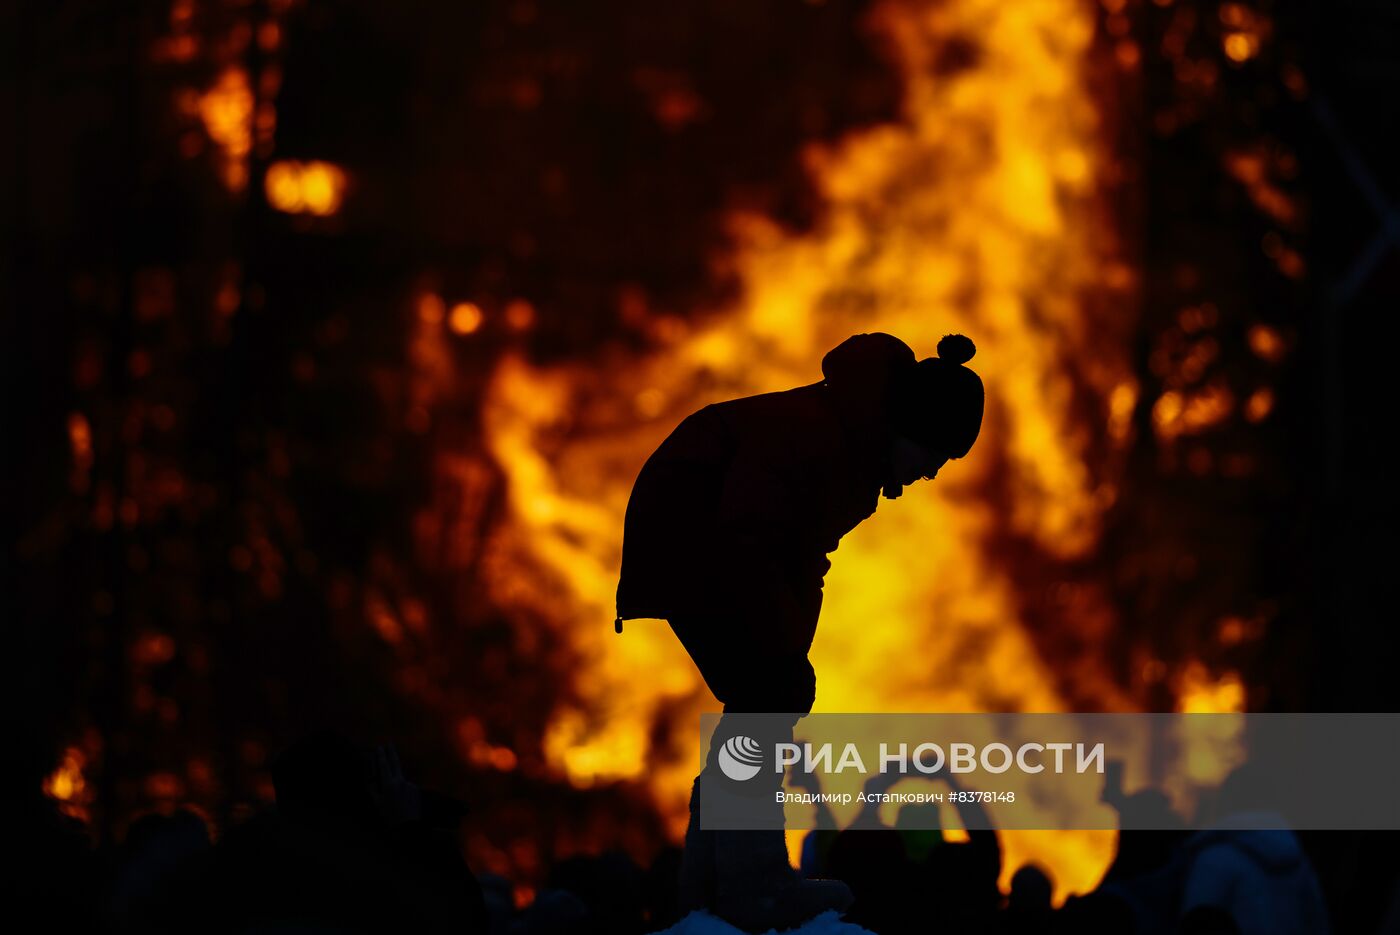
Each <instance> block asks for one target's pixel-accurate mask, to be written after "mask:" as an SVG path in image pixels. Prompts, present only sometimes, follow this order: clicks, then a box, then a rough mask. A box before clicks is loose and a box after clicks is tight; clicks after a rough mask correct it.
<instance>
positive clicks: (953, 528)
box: [483, 0, 1137, 895]
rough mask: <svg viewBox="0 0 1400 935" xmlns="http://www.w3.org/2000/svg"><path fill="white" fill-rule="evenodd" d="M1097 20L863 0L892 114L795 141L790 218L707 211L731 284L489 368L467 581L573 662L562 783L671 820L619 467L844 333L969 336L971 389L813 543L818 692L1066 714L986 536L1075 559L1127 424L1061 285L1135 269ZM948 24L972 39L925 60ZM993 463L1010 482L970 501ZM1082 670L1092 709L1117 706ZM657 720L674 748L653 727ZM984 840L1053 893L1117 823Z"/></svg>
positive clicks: (656, 673)
mask: <svg viewBox="0 0 1400 935" xmlns="http://www.w3.org/2000/svg"><path fill="white" fill-rule="evenodd" d="M1094 17H1095V10H1094V8H1093V6H1092V5H1091V4H1088V3H1081V2H1079V0H1025V2H1018V3H1014V4H1012V3H1002V2H997V0H955V2H947V3H923V2H887V3H885V4H884V5H882V6H880V7H878V8H877V10H876V11H875V13H874V15H873V18H872V25H873V26H874V27H875V28H876V29H877V30H878V31H879V32H881V33H882V34H883V35H884V36H885V37H886V38H888V39H889V40H890V42H891V45H892V47H893V49H894V50H895V54H896V56H897V60H898V65H899V67H900V69H901V71H902V74H903V78H904V83H905V103H904V112H903V115H902V119H901V120H899V121H898V122H897V123H894V124H891V125H885V126H879V127H875V128H873V129H868V130H863V131H860V132H857V133H853V134H851V135H849V136H848V137H846V138H845V139H843V140H841V141H839V142H837V143H836V144H834V145H829V146H828V145H821V146H812V147H810V148H809V150H808V151H807V153H806V159H807V164H808V166H809V167H810V171H811V173H812V176H813V179H814V181H815V183H816V185H817V186H818V189H819V191H820V193H821V195H822V196H823V198H824V200H825V204H826V212H825V215H824V218H823V220H822V221H821V222H820V223H819V225H818V226H817V227H816V229H814V230H813V231H811V232H810V233H805V234H800V235H793V234H790V233H786V232H784V231H782V230H780V229H779V228H778V227H777V226H775V225H774V224H773V223H771V222H770V221H768V220H766V219H764V218H762V217H756V216H752V215H737V216H734V217H733V218H732V231H733V234H734V238H735V242H736V244H737V246H736V249H735V250H734V252H733V254H732V256H730V257H729V258H727V260H726V261H725V263H726V264H727V266H728V267H729V271H730V272H733V273H734V274H736V275H737V277H738V279H739V281H740V282H741V283H742V284H743V287H744V288H743V295H742V298H741V299H740V300H739V301H738V302H737V304H735V305H734V306H733V307H731V308H726V309H723V310H719V311H717V312H716V313H715V314H714V315H713V316H712V317H710V318H709V319H707V320H706V321H704V322H703V323H699V324H693V325H686V324H683V323H681V322H679V321H678V320H676V319H674V318H665V317H654V318H650V319H648V318H647V316H646V311H645V309H644V308H642V309H640V310H639V309H638V308H635V307H634V308H632V309H631V311H630V312H629V316H628V317H629V319H639V320H640V321H641V322H642V324H643V325H644V326H645V327H647V328H648V329H649V331H650V335H651V336H652V337H653V338H654V342H655V345H656V350H655V351H654V352H653V353H651V354H650V355H647V356H642V357H637V356H635V355H632V354H629V353H628V352H626V351H623V350H621V349H614V350H610V351H608V352H607V353H606V354H604V355H603V357H602V359H599V360H592V361H589V362H587V363H577V364H565V365H554V366H549V367H537V366H533V365H531V364H530V363H528V362H526V361H525V360H523V359H522V358H520V357H518V356H509V357H506V358H505V359H503V360H502V362H501V363H500V364H499V368H498V369H497V371H496V372H495V374H494V376H493V378H492V382H491V385H490V388H489V391H488V394H487V398H486V403H485V406H484V411H483V418H484V427H485V432H486V437H487V441H488V445H489V448H490V451H491V453H492V455H493V456H494V457H495V459H496V460H497V461H498V463H499V464H500V465H501V466H502V469H503V470H504V472H505V474H506V478H507V482H508V494H507V496H508V510H509V521H508V522H507V523H506V524H505V526H504V528H503V529H502V530H501V531H500V532H499V533H498V536H497V539H496V540H495V541H494V542H493V543H492V544H491V547H490V548H489V549H488V550H487V561H488V562H490V563H491V565H490V566H489V567H488V569H487V577H488V580H489V582H490V584H491V587H492V588H493V589H494V597H495V598H496V600H497V601H498V602H499V603H500V604H501V605H502V606H505V607H508V608H514V609H515V610H516V611H517V612H518V618H519V619H521V620H522V621H540V623H539V624H538V625H541V626H545V627H548V628H549V629H550V631H551V632H552V633H554V634H556V639H561V640H563V641H564V643H565V645H566V646H567V647H568V649H569V650H570V651H571V652H572V653H573V654H574V656H575V657H576V658H577V659H578V660H579V662H580V664H581V665H582V667H583V670H582V671H581V672H580V673H579V676H578V679H577V684H576V686H575V693H574V695H573V696H572V697H573V698H574V699H575V701H574V702H573V703H571V704H570V705H568V706H566V707H564V708H562V709H561V710H560V711H559V712H558V713H557V715H556V716H555V717H554V719H553V721H552V723H551V724H550V727H549V730H548V732H547V735H546V737H545V740H544V748H545V749H544V752H545V755H546V757H547V760H548V762H549V763H550V764H551V765H552V766H553V767H554V768H556V769H558V770H559V771H560V772H561V773H562V774H563V775H564V776H566V777H567V779H568V780H569V781H570V782H572V783H574V784H575V785H578V786H587V785H590V784H594V783H598V782H604V781H616V780H630V781H639V782H644V783H645V784H646V785H647V786H648V787H649V788H650V789H651V791H652V793H653V795H654V797H655V799H656V801H657V803H658V806H659V807H660V808H661V810H662V811H663V813H664V814H666V815H668V816H669V817H670V818H671V819H672V821H673V828H674V829H675V830H676V831H679V830H680V828H681V827H683V823H684V820H685V813H686V793H687V790H688V786H689V781H690V778H691V777H692V776H693V774H694V772H695V767H696V760H697V758H698V754H697V753H696V752H695V747H696V738H697V734H696V724H697V716H698V714H699V712H700V711H701V710H702V709H705V708H708V707H712V706H713V701H712V699H710V697H709V695H708V692H707V691H706V690H705V689H704V686H703V684H702V683H701V681H700V679H699V676H698V674H697V673H696V671H695V669H694V667H693V665H692V664H691V663H690V661H689V660H688V659H687V658H686V656H685V653H684V652H683V650H682V649H681V648H680V646H679V644H678V643H677V642H676V640H675V639H674V638H673V637H672V636H671V634H670V633H669V632H668V629H667V627H666V626H665V625H664V624H648V623H639V624H636V625H633V626H632V627H630V628H629V630H628V632H627V633H626V635H625V636H623V637H621V638H619V637H616V636H614V635H613V634H612V628H611V625H610V621H611V619H612V616H613V614H612V599H613V594H614V589H615V587H616V583H617V570H618V561H619V555H620V545H621V543H620V537H621V530H622V516H623V512H624V508H625V505H626V500H627V496H628V492H629V490H630V486H631V481H632V479H633V478H634V477H635V476H636V472H637V470H638V469H639V468H640V466H641V463H642V461H643V460H644V459H645V457H646V456H647V454H648V453H649V452H650V451H651V450H652V449H653V447H654V446H655V445H656V444H657V443H659V442H660V440H661V439H662V438H663V437H664V436H665V434H666V433H667V432H668V431H669V430H670V429H671V428H672V427H674V425H675V424H676V423H677V422H678V421H679V419H680V418H681V417H682V416H684V415H685V414H686V413H688V412H690V411H692V410H694V409H696V408H698V407H700V406H701V405H704V404H705V403H708V402H713V401H715V400H718V399H723V398H730V397H734V396H740V395H746V394H750V393H758V392H764V391H769V390H775V389H782V388H787V387H790V386H795V385H799V384H802V383H808V382H811V381H813V380H815V379H818V378H819V371H818V366H817V362H818V361H819V360H820V358H821V356H822V354H823V353H824V352H825V351H827V350H828V349H830V348H831V347H833V346H835V344H837V343H838V342H839V341H840V340H841V339H843V338H845V337H847V336H849V335H850V334H852V333H855V332H861V331H874V330H881V331H888V332H891V333H893V334H896V335H898V336H899V337H901V338H902V339H904V340H905V341H906V342H907V343H909V344H910V345H911V346H912V347H914V349H915V350H916V351H917V352H919V353H920V354H921V355H926V354H929V353H931V352H932V349H933V346H934V344H935V343H936V342H937V340H938V338H939V337H940V336H941V335H943V334H945V333H948V332H954V331H961V332H965V333H967V334H968V335H970V336H972V337H973V338H974V340H975V341H976V342H977V344H978V348H979V352H978V355H977V358H976V360H975V361H974V363H973V365H974V366H975V367H977V369H978V370H979V372H981V373H982V375H983V377H984V379H985V381H986V384H987V386H988V388H989V409H988V417H987V425H986V426H985V427H984V429H983V436H982V439H981V440H980V441H979V442H978V448H977V450H976V451H975V452H974V453H973V455H972V456H971V457H969V458H968V459H967V460H966V462H965V463H955V464H953V465H950V466H949V468H947V469H946V470H945V471H944V477H941V478H940V479H939V481H938V482H937V483H935V484H924V485H921V486H920V487H919V488H916V489H910V490H909V491H907V492H906V493H905V496H904V497H903V498H902V499H901V500H900V501H899V502H898V503H888V502H884V503H882V505H881V507H880V510H879V512H878V513H877V514H876V515H875V516H874V517H872V518H871V519H869V520H867V521H866V523H865V524H863V525H862V526H861V527H860V528H859V529H858V530H856V531H855V532H854V533H852V534H851V535H850V536H848V537H847V538H846V540H844V541H843V543H842V545H841V548H840V550H839V552H838V553H836V555H835V556H834V557H833V568H832V571H831V573H830V574H829V575H828V578H827V586H826V602H825V605H824V609H823V622H822V626H821V627H820V629H819V632H818V636H817V640H816V643H815V645H814V647H813V651H812V659H813V663H814V665H815V667H816V670H817V672H818V681H819V688H818V696H817V705H818V708H817V709H818V710H829V711H830V710H837V711H859V710H867V711H898V710H907V711H967V710H982V709H1013V710H1029V711H1034V710H1042V711H1049V710H1061V709H1063V707H1064V705H1065V701H1064V700H1063V699H1062V698H1061V697H1060V695H1059V693H1058V692H1057V690H1056V689H1055V687H1054V686H1055V682H1054V680H1053V678H1052V673H1051V668H1050V666H1049V665H1048V664H1047V662H1046V661H1045V660H1043V659H1042V658H1040V656H1039V655H1038V653H1037V652H1036V650H1035V648H1034V646H1033V645H1032V643H1031V641H1030V639H1029V637H1028V635H1027V633H1026V631H1025V628H1024V626H1023V625H1022V618H1021V611H1020V608H1019V603H1018V601H1017V599H1016V591H1015V587H1014V584H1015V582H1014V581H1012V580H1011V577H1010V573H1009V571H1008V568H1007V567H1006V563H1005V561H1004V560H1000V559H999V556H998V555H997V554H995V553H994V550H993V548H992V547H991V546H990V545H989V544H988V543H989V542H990V541H991V538H992V535H993V534H994V533H997V534H1001V535H1014V536H1016V537H1019V538H1020V539H1022V540H1023V541H1029V542H1031V543H1033V544H1034V545H1035V546H1036V547H1038V548H1039V549H1040V550H1041V551H1042V552H1043V553H1044V554H1045V555H1047V556H1050V557H1052V558H1055V559H1074V558H1080V557H1084V556H1086V555H1089V554H1090V553H1091V552H1092V550H1093V549H1094V547H1095V545H1096V543H1097V541H1098V536H1099V525H1100V520H1101V516H1102V513H1103V511H1104V510H1105V509H1106V507H1107V506H1108V505H1109V504H1110V503H1111V502H1112V496H1113V492H1112V491H1111V490H1107V489H1104V488H1102V487H1101V486H1100V485H1099V483H1098V482H1097V481H1096V480H1095V476H1094V471H1092V470H1091V469H1090V465H1089V463H1088V458H1089V454H1088V446H1089V443H1090V441H1091V437H1096V438H1098V439H1099V440H1100V441H1102V439H1103V438H1105V437H1106V438H1108V439H1109V440H1110V441H1111V442H1112V443H1114V444H1118V445H1122V444H1124V443H1125V437H1126V435H1127V434H1128V433H1127V431H1126V429H1125V428H1123V427H1122V423H1123V422H1124V420H1125V418H1126V414H1127V413H1128V412H1130V411H1131V409H1132V408H1133V405H1134V400H1135V399H1136V397H1137V387H1136V383H1135V380H1134V378H1133V375H1132V372H1131V370H1130V367H1129V364H1128V360H1127V352H1126V346H1127V341H1126V338H1125V337H1124V336H1125V335H1126V331H1127V328H1128V327H1129V326H1130V325H1131V322H1130V321H1127V320H1125V317H1124V318H1119V319H1104V318H1099V319H1097V320H1096V319H1095V317H1094V315H1093V314H1092V313H1091V311H1090V310H1089V309H1090V307H1091V304H1090V303H1087V302H1086V301H1085V297H1086V296H1088V295H1091V294H1103V293H1106V292H1113V291H1115V290H1118V291H1122V290H1125V289H1127V288H1129V287H1130V286H1131V284H1132V280H1133V277H1132V276H1131V274H1130V273H1128V272H1127V271H1126V269H1125V268H1124V267H1123V266H1122V264H1121V263H1116V262H1114V258H1113V251H1114V249H1115V240H1114V236H1113V231H1112V225H1111V224H1110V222H1109V219H1108V215H1107V212H1106V211H1104V210H1103V208H1102V205H1101V201H1100V198H1101V197H1102V195H1101V193H1100V192H1099V190H1098V188H1097V187H1096V179H1098V178H1099V177H1100V175H1101V170H1102V169H1103V167H1104V161H1105V156H1104V155H1103V152H1102V147H1101V145H1100V143H1099V140H1100V121H1101V115H1100V114H1099V112H1098V110H1097V108H1096V105H1095V102H1094V100H1093V98H1092V97H1091V95H1090V94H1089V92H1088V90H1087V88H1086V83H1087V79H1086V71H1087V58H1088V54H1089V50H1090V43H1091V40H1092V37H1093V34H1094V27H1095V19H1094ZM954 45H957V46H958V47H959V48H961V49H967V48H972V49H974V50H975V54H974V55H972V56H968V55H967V54H966V53H965V52H963V53H961V54H959V55H957V56H956V58H957V59H959V63H958V64H956V65H954V66H951V67H950V65H949V56H948V55H947V54H946V53H947V51H948V50H949V49H950V48H951V47H952V46H954ZM632 300H633V301H632V303H631V304H632V305H633V306H636V305H639V304H641V302H640V301H639V300H637V299H636V297H635V296H633V297H632ZM1071 365H1072V366H1073V368H1075V372H1076V373H1077V375H1078V379H1079V380H1080V384H1079V385H1076V384H1075V383H1074V382H1073V379H1074V377H1073V376H1072V375H1071V373H1070V370H1071ZM1084 386H1087V388H1088V389H1089V391H1090V392H1091V394H1094V395H1097V397H1098V400H1099V402H1100V403H1101V409H1102V418H1103V428H1102V430H1101V431H1100V432H1099V433H1098V435H1097V436H1094V435H1093V433H1092V431H1091V430H1087V429H1085V428H1084V426H1083V420H1082V419H1081V418H1078V417H1077V416H1076V414H1075V410H1074V408H1073V406H1074V405H1075V402H1074V400H1075V397H1076V393H1079V394H1081V398H1082V392H1083V389H1084ZM1111 426H1118V428H1111ZM994 470H996V471H998V472H999V473H998V475H997V478H996V479H995V480H994V478H993V476H992V473H993V471H994ZM945 478H946V479H945ZM994 484H999V485H1002V486H1003V487H1009V491H1010V492H1009V493H1005V494H1000V495H995V496H994V495H993V493H992V492H991V491H992V490H993V486H994ZM997 489H1001V488H1000V487H998V488H997ZM1084 604H1085V606H1084V613H1085V616H1086V618H1091V619H1093V620H1094V621H1096V622H1095V623H1094V624H1093V626H1097V627H1103V626H1106V625H1108V623H1109V622H1111V614H1110V612H1109V610H1108V609H1107V605H1106V602H1105V601H1103V600H1101V599H1099V600H1096V599H1093V598H1085V599H1084ZM522 625H528V624H525V623H523V622H522ZM1086 677H1090V678H1092V677H1093V674H1092V673H1089V674H1088V675H1087V676H1086ZM1101 681H1102V684H1096V685H1095V686H1094V691H1095V692H1096V693H1097V695H1098V697H1100V698H1101V699H1102V704H1103V706H1104V707H1106V708H1110V709H1112V708H1121V707H1125V706H1127V704H1128V702H1127V701H1126V700H1125V699H1124V698H1122V697H1121V695H1120V693H1119V692H1118V690H1117V689H1116V688H1115V687H1114V686H1113V685H1112V684H1111V683H1110V682H1109V680H1108V679H1107V678H1102V679H1101ZM658 724H660V725H662V726H663V727H665V728H667V729H669V731H671V732H672V734H673V735H674V738H675V742H674V743H671V744H669V748H670V749H673V750H674V749H680V750H683V751H686V752H685V753H684V754H683V755H679V756H678V755H676V754H674V753H670V754H668V753H667V752H666V751H665V750H662V749H658V748H657V747H656V746H655V745H654V740H655V738H656V737H657V736H658V732H657V731H656V730H655V727H656V726H657V725H658ZM662 733H665V732H664V731H663V732H662ZM1003 846H1004V848H1005V852H1006V857H1007V860H1006V868H1007V871H1006V872H1007V875H1008V877H1009V874H1010V873H1011V872H1014V870H1015V869H1016V868H1018V867H1019V866H1020V865H1021V864H1022V863H1023V862H1025V861H1027V860H1031V859H1034V860H1038V861H1040V862H1042V863H1044V864H1046V865H1048V866H1050V867H1053V868H1054V870H1055V873H1056V877H1057V884H1058V888H1059V891H1060V894H1061V895H1063V894H1064V893H1065V892H1072V891H1083V890H1086V889H1089V888H1091V887H1092V886H1093V885H1094V884H1095V883H1096V882H1097V880H1098V878H1099V876H1100V875H1101V873H1102V870H1103V868H1104V867H1105V865H1106V864H1107V861H1108V860H1109V858H1110V857H1111V854H1112V848H1113V835H1112V834H1111V833H1104V832H1093V833H1090V832H1082V833H1081V832H1062V833H1055V834H1046V833H1037V834H1032V833H1020V834H1017V833H1007V834H1006V835H1004V837H1003Z"/></svg>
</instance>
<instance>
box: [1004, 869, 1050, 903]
mask: <svg viewBox="0 0 1400 935" xmlns="http://www.w3.org/2000/svg"><path fill="white" fill-rule="evenodd" d="M1053 889H1054V887H1053V885H1052V884H1051V883H1050V875H1049V874H1048V873H1046V872H1045V871H1044V870H1042V869H1041V868H1040V867H1038V866H1036V865H1035V864H1026V865H1025V866H1024V867H1022V868H1021V869H1020V870H1017V871H1016V873H1015V874H1014V875H1013V876H1012V877H1011V893H1010V895H1009V896H1008V897H1007V900H1006V908H1007V910H1008V911H1010V912H1014V913H1016V914H1018V915H1025V916H1042V915H1049V914H1050V897H1051V894H1052V891H1053Z"/></svg>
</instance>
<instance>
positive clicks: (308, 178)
mask: <svg viewBox="0 0 1400 935" xmlns="http://www.w3.org/2000/svg"><path fill="white" fill-rule="evenodd" d="M345 185H346V176H345V172H344V170H342V169H341V168H340V167H339V166H335V165H332V164H330V163H329V162H294V161H290V160H284V161H282V162H274V163H273V164H272V165H270V166H268V167H267V178H266V181H265V185H264V188H265V190H266V192H267V202H268V204H270V205H272V207H274V208H276V209H277V210H278V211H285V212H287V213H288V214H315V215H318V216H320V217H326V216H328V215H332V214H335V213H336V212H337V211H339V210H340V203H341V200H342V199H343V198H344V196H345Z"/></svg>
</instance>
